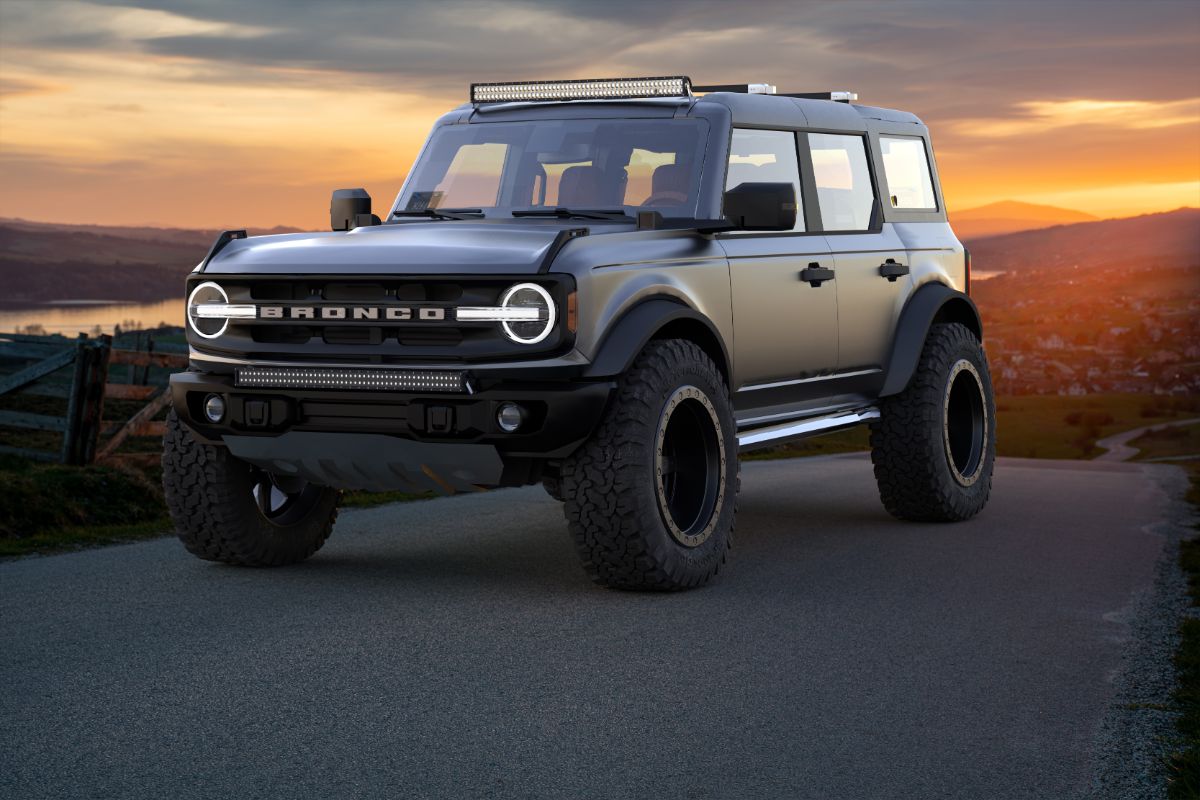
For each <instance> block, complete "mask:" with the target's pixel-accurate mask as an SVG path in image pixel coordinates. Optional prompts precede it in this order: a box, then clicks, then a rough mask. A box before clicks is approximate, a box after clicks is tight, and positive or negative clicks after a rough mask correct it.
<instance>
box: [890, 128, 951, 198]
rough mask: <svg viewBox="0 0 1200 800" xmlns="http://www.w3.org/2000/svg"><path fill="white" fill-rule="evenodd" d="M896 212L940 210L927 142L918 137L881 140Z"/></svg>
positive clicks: (896, 137)
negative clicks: (897, 210)
mask: <svg viewBox="0 0 1200 800" xmlns="http://www.w3.org/2000/svg"><path fill="white" fill-rule="evenodd" d="M879 149H880V151H881V152H882V153H883V171H884V173H885V174H886V175H887V185H888V191H889V192H891V198H890V202H891V204H892V208H916V209H925V210H928V211H936V210H937V198H935V197H934V195H933V179H932V178H931V177H930V174H929V158H928V156H927V155H926V154H925V142H924V140H922V139H920V138H919V137H916V136H880V137H879Z"/></svg>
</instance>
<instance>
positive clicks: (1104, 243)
mask: <svg viewBox="0 0 1200 800" xmlns="http://www.w3.org/2000/svg"><path fill="white" fill-rule="evenodd" d="M987 209H999V210H1000V211H1001V212H1003V213H1015V211H1016V210H1021V211H1022V213H1024V214H1026V215H1027V216H1026V219H1027V220H1032V219H1033V217H1035V216H1038V217H1039V218H1038V220H1037V221H1036V225H1037V228H1036V229H1034V230H1023V231H1020V232H1017V233H1006V234H1001V235H991V236H983V237H979V236H976V237H972V236H970V235H968V234H967V233H965V232H964V228H965V229H966V230H970V227H969V226H965V225H964V224H963V223H962V222H960V219H961V218H962V217H963V216H964V215H966V216H968V217H970V216H972V215H975V214H977V213H979V214H981V216H980V217H979V219H983V220H986V219H994V218H991V217H987V216H986V214H987V213H991V212H987ZM1031 209H1032V210H1031ZM1062 214H1066V215H1070V214H1075V215H1079V212H1072V211H1067V210H1065V209H1054V208H1050V207H1047V206H1032V205H1029V204H1025V203H996V204H993V205H991V206H985V207H983V208H981V209H973V210H971V211H966V212H959V213H957V214H955V215H954V217H953V220H952V221H953V224H954V228H955V231H956V232H957V233H958V235H959V238H961V239H965V240H967V244H968V245H969V247H970V249H971V255H972V261H973V264H974V266H975V268H976V270H979V271H987V272H996V271H1003V272H1017V271H1029V270H1038V269H1046V268H1053V267H1056V266H1059V265H1066V266H1076V265H1077V266H1078V267H1079V268H1080V269H1087V268H1088V266H1089V265H1094V264H1114V263H1120V262H1122V261H1134V260H1136V261H1138V262H1139V263H1145V262H1146V261H1147V260H1152V259H1159V260H1167V261H1168V262H1169V263H1178V264H1186V265H1191V264H1193V263H1195V261H1196V258H1197V254H1200V209H1195V208H1182V209H1179V210H1177V211H1171V212H1167V213H1162V214H1147V215H1145V216H1140V217H1128V218H1125V219H1113V220H1099V221H1089V222H1075V223H1073V224H1059V223H1053V222H1051V220H1053V219H1055V218H1056V215H1062ZM1082 216H1086V215H1082ZM968 221H969V220H968ZM1051 224H1052V225H1053V227H1046V225H1051ZM295 230H296V229H294V228H284V227H277V228H272V229H270V230H253V231H251V233H252V234H262V233H286V232H293V231H295ZM217 233H218V232H217V231H215V230H209V231H206V230H191V229H185V228H133V227H106V226H100V225H64V224H56V223H41V222H28V221H24V220H14V219H0V281H2V282H3V284H2V285H3V286H4V287H5V293H4V296H3V297H0V306H4V305H7V306H10V307H11V306H34V305H39V304H44V303H54V302H56V301H63V300H109V301H114V302H154V301H158V300H163V299H169V298H172V297H182V293H183V281H184V278H185V277H186V276H187V274H188V272H189V271H190V270H191V269H192V268H193V267H194V266H195V265H196V264H197V263H198V262H199V261H200V259H202V258H203V257H204V254H205V252H207V250H208V248H209V246H210V245H211V244H212V242H213V239H214V238H215V237H216V235H217Z"/></svg>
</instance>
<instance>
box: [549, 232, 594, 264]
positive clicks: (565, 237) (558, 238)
mask: <svg viewBox="0 0 1200 800" xmlns="http://www.w3.org/2000/svg"><path fill="white" fill-rule="evenodd" d="M589 233H591V231H590V229H588V228H564V229H563V230H561V231H559V232H558V233H557V234H556V235H555V236H554V241H552V242H551V243H550V246H549V247H547V248H546V255H544V256H542V264H541V266H539V267H538V274H539V275H545V274H546V273H547V272H549V271H550V267H552V266H553V265H554V259H555V258H556V257H557V256H558V253H559V251H560V250H562V249H563V247H564V246H565V245H566V244H567V242H569V241H571V240H572V239H575V238H577V237H580V236H587V235H588V234H589Z"/></svg>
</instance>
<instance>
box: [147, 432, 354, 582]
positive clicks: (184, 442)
mask: <svg viewBox="0 0 1200 800" xmlns="http://www.w3.org/2000/svg"><path fill="white" fill-rule="evenodd" d="M162 463H163V490H164V492H165V494H166V499H167V508H168V509H169V510H170V512H171V519H172V520H173V521H174V523H175V532H176V533H177V534H178V536H179V539H180V540H181V541H182V542H183V544H184V546H185V547H186V548H187V549H188V551H189V552H190V553H192V554H193V555H195V556H198V557H200V558H203V559H206V560H208V561H222V562H224V563H226V564H241V565H244V566H255V567H268V566H281V565H283V564H294V563H296V562H298V561H303V560H304V559H306V558H308V557H309V556H311V555H312V554H313V553H315V552H316V551H317V550H319V549H320V548H321V545H323V544H324V543H325V540H326V539H327V538H329V534H330V533H331V532H332V530H333V523H334V520H335V519H337V504H338V499H339V496H340V494H339V492H337V491H336V490H334V489H330V488H328V487H324V486H317V485H315V484H311V483H307V482H305V481H303V480H300V479H297V478H288V477H284V476H279V475H274V474H272V473H269V472H267V471H265V470H262V469H259V468H258V467H254V466H251V465H250V464H247V463H246V462H244V461H239V460H238V459H236V458H234V457H233V456H231V455H230V454H229V451H228V450H227V449H225V448H224V447H216V446H213V445H206V444H201V443H200V442H197V441H196V439H195V437H193V436H192V433H191V431H190V430H188V428H187V426H186V425H184V424H183V423H182V422H181V421H180V420H179V417H177V416H176V415H175V412H173V411H172V412H171V413H170V415H169V416H168V417H167V433H166V436H165V437H164V438H163V461H162Z"/></svg>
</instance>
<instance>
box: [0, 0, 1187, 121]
mask: <svg viewBox="0 0 1200 800" xmlns="http://www.w3.org/2000/svg"><path fill="white" fill-rule="evenodd" d="M2 5H3V7H4V9H5V11H4V20H3V21H4V23H5V24H4V26H3V27H4V28H7V29H8V30H9V31H10V32H9V33H8V34H7V35H4V39H5V41H6V43H10V44H16V45H18V46H22V45H23V46H28V47H37V48H38V49H39V50H41V51H42V52H47V51H49V52H52V51H54V50H63V51H79V50H104V51H110V52H116V53H129V54H130V55H136V54H138V53H152V54H156V55H166V56H175V57H181V58H186V59H190V60H191V61H192V62H194V65H195V74H194V80H199V81H206V82H237V83H239V84H252V85H253V84H272V83H278V82H327V83H331V84H346V85H354V86H361V85H362V84H364V83H370V84H373V85H376V86H381V87H384V88H390V89H394V90H396V91H416V92H417V93H420V94H424V95H429V96H446V97H447V98H448V99H453V100H457V99H459V98H460V97H461V96H463V95H464V94H465V87H466V85H467V84H468V83H470V82H471V81H475V80H481V79H484V80H486V79H489V78H494V79H514V80H517V79H529V78H545V77H572V76H584V75H589V74H597V72H598V71H603V72H608V71H613V70H619V71H620V72H622V73H624V74H638V73H640V74H677V73H686V74H690V75H692V77H693V78H695V79H696V80H698V81H701V82H724V81H747V80H770V81H772V82H774V83H776V84H777V85H779V86H780V88H781V89H793V90H817V89H823V88H834V87H848V88H853V89H856V90H858V91H859V92H860V93H861V94H862V96H863V98H864V100H865V101H869V102H878V103H880V104H884V105H897V106H904V107H906V108H912V109H915V110H917V111H918V112H919V113H921V114H922V115H924V116H926V117H928V118H929V119H931V120H944V119H955V118H974V117H980V116H985V115H987V114H989V113H992V114H994V113H997V111H1000V110H1003V111H1007V110H1008V109H1010V108H1011V107H1012V106H1013V105H1014V104H1016V103H1018V102H1020V101H1022V100H1026V99H1053V98H1056V97H1089V98H1097V99H1133V98H1139V99H1151V100H1167V99H1176V98H1181V97H1187V96H1189V95H1191V94H1194V93H1195V86H1196V84H1197V81H1200V55H1198V53H1200V10H1198V8H1200V6H1198V5H1197V4H1195V3H1189V2H1175V1H1174V0H1142V2H1137V3H1131V2H1119V1H1117V0H1112V1H1109V0H1056V1H1055V0H1046V1H1043V2H1035V1H1033V0H1009V2H976V1H972V2H967V1H966V0H890V1H889V0H860V1H858V2H823V3H813V2H809V3H795V2H791V3H783V2H756V3H752V4H751V3H729V2H682V1H681V0H659V2H654V3H646V2H629V1H627V0H613V1H612V2H603V3H598V2H594V0H587V1H586V2H581V1H578V0H576V1H574V2H558V3H539V2H529V1H528V0H526V1H525V2H513V3H485V2H451V1H450V0H441V2H428V1H422V2H411V3H385V2H363V1H361V0H360V1H359V2H336V3H334V2H328V0H325V1H323V2H317V1H316V0H256V2H254V3H245V2H242V1H241V0H203V2H200V1H199V0H195V1H188V0H161V1H160V2H139V0H111V2H109V1H108V0H95V2H93V4H92V5H93V7H94V8H93V10H94V11H97V12H99V13H103V8H102V7H104V6H106V5H107V6H114V7H115V6H127V7H128V6H135V7H141V8H144V9H151V10H156V11H168V12H171V13H173V14H177V15H180V16H184V17H188V18H190V19H193V20H199V21H203V22H205V23H212V24H218V25H221V26H225V27H223V28H222V29H219V30H214V31H213V32H211V33H209V32H190V33H186V34H183V35H142V36H140V37H139V38H133V37H130V36H126V35H125V34H123V33H122V31H121V30H120V29H119V27H112V28H106V29H104V30H96V29H95V28H96V27H98V26H95V25H93V26H92V28H91V29H89V27H88V26H87V25H73V24H71V19H70V16H71V14H70V9H69V8H67V9H64V8H57V7H55V6H53V5H52V4H46V3H20V2H13V0H6V2H4V3H3V4H2ZM93 19H94V17H93Z"/></svg>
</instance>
